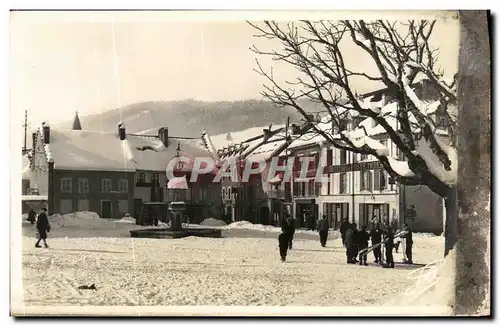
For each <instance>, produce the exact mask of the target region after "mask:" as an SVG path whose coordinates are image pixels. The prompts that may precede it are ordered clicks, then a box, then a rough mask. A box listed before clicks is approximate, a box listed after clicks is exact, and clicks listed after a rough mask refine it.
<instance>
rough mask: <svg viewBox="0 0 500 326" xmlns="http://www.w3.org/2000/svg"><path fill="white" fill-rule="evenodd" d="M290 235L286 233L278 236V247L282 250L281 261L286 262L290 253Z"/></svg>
mask: <svg viewBox="0 0 500 326" xmlns="http://www.w3.org/2000/svg"><path fill="white" fill-rule="evenodd" d="M288 241H289V234H288V233H286V232H283V233H281V234H280V235H279V236H278V245H279V248H280V257H281V261H285V260H286V253H287V251H288V244H289V242H288Z"/></svg>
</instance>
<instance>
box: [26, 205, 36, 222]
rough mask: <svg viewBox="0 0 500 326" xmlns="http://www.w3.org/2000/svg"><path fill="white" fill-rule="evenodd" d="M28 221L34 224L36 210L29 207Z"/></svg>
mask: <svg viewBox="0 0 500 326" xmlns="http://www.w3.org/2000/svg"><path fill="white" fill-rule="evenodd" d="M28 221H29V222H30V223H31V224H35V221H36V212H35V211H34V210H33V209H31V210H30V211H29V213H28Z"/></svg>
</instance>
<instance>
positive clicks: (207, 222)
mask: <svg viewBox="0 0 500 326" xmlns="http://www.w3.org/2000/svg"><path fill="white" fill-rule="evenodd" d="M200 225H204V226H225V225H226V222H224V221H221V220H217V219H215V218H211V217H210V218H206V219H204V220H203V221H202V222H201V223H200Z"/></svg>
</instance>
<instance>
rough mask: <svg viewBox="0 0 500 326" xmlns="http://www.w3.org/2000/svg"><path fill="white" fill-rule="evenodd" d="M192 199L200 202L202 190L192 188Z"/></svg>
mask: <svg viewBox="0 0 500 326" xmlns="http://www.w3.org/2000/svg"><path fill="white" fill-rule="evenodd" d="M191 199H192V200H200V188H198V187H194V188H191Z"/></svg>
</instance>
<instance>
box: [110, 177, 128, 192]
mask: <svg viewBox="0 0 500 326" xmlns="http://www.w3.org/2000/svg"><path fill="white" fill-rule="evenodd" d="M110 187H111V186H110ZM118 191H119V192H128V180H127V179H120V180H118Z"/></svg>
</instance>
